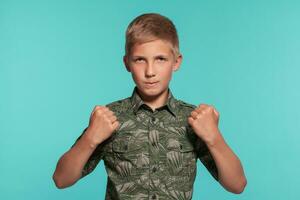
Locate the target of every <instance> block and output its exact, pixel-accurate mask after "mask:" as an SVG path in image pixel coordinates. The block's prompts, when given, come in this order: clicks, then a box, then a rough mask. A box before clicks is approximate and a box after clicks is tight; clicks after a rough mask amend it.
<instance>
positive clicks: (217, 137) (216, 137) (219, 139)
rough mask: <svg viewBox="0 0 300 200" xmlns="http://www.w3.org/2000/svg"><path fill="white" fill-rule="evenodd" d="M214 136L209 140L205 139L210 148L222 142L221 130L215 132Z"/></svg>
mask: <svg viewBox="0 0 300 200" xmlns="http://www.w3.org/2000/svg"><path fill="white" fill-rule="evenodd" d="M212 135H213V136H212V137H211V138H209V139H207V140H205V143H206V145H207V146H208V147H209V148H213V147H216V146H218V144H220V143H222V141H223V137H222V135H221V133H220V132H219V131H217V132H216V133H215V134H212Z"/></svg>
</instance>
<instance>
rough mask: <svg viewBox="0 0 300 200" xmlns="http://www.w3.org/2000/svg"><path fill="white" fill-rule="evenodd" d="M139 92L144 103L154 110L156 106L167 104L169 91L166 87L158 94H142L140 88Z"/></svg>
mask: <svg viewBox="0 0 300 200" xmlns="http://www.w3.org/2000/svg"><path fill="white" fill-rule="evenodd" d="M138 93H139V95H140V97H141V99H142V100H143V101H144V103H145V104H146V105H148V106H149V107H150V108H151V109H152V110H155V109H156V108H159V107H161V106H163V105H165V104H166V102H167V100H168V94H169V91H168V89H166V90H164V91H163V92H162V93H160V94H158V95H156V96H146V95H145V94H142V93H141V92H140V91H139V90H138Z"/></svg>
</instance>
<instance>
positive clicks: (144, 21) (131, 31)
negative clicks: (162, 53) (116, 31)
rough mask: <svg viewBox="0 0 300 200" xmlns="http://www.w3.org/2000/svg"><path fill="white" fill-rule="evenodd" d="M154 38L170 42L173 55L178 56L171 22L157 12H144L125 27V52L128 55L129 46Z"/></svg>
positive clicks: (175, 34) (176, 40)
mask: <svg viewBox="0 0 300 200" xmlns="http://www.w3.org/2000/svg"><path fill="white" fill-rule="evenodd" d="M156 39H161V40H165V41H167V42H170V44H171V48H172V51H173V54H174V56H175V57H176V56H178V55H179V54H180V52H179V41H178V35H177V30H176V27H175V25H174V24H173V22H172V21H171V20H170V19H169V18H167V17H165V16H163V15H160V14H158V13H145V14H142V15H140V16H138V17H136V18H135V19H134V20H132V22H130V24H129V25H128V27H127V30H126V44H125V54H126V55H130V51H131V48H132V47H133V46H134V45H135V44H137V43H139V44H141V43H145V42H150V41H153V40H156Z"/></svg>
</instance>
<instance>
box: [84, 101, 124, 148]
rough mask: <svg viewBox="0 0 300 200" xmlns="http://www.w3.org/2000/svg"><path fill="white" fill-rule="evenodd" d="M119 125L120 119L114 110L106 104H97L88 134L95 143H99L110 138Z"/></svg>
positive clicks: (92, 114)
mask: <svg viewBox="0 0 300 200" xmlns="http://www.w3.org/2000/svg"><path fill="white" fill-rule="evenodd" d="M118 127H119V121H118V120H117V117H116V116H115V115H114V112H112V111H111V110H110V109H109V108H108V107H106V106H95V108H94V110H93V111H92V113H91V116H90V121H89V126H88V129H87V131H86V134H87V137H88V138H89V139H90V140H91V142H92V143H93V144H95V145H98V144H100V143H102V142H103V141H104V140H106V139H107V138H109V137H110V136H111V135H112V133H113V132H114V131H115V130H116V129H117V128H118Z"/></svg>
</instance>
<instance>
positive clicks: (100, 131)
mask: <svg viewBox="0 0 300 200" xmlns="http://www.w3.org/2000/svg"><path fill="white" fill-rule="evenodd" d="M118 126H119V122H118V120H117V117H116V116H115V115H114V113H113V112H112V111H111V110H110V109H109V108H108V107H106V106H96V107H95V108H94V110H93V112H92V114H91V116H90V122H89V126H88V128H87V129H86V131H84V133H83V134H82V137H80V138H78V141H77V142H76V143H75V145H74V146H73V147H72V148H71V149H70V150H69V151H67V152H66V153H65V154H64V155H63V156H62V157H61V158H60V159H59V161H58V163H57V166H56V169H55V172H54V174H53V177H52V178H53V180H54V182H55V185H56V186H57V187H58V188H65V187H69V186H71V185H73V184H74V183H76V182H77V181H78V180H79V179H80V178H81V177H83V175H86V174H87V173H89V172H90V171H91V170H93V168H94V167H95V165H96V164H97V163H98V162H99V161H100V160H99V159H100V158H101V157H102V156H98V152H97V150H96V149H97V147H98V146H99V149H100V150H101V148H100V146H101V145H100V144H102V142H104V141H105V140H106V139H108V138H109V137H110V136H111V135H112V133H113V132H114V131H115V130H116V129H117V128H118ZM93 152H95V156H93V155H94V154H93ZM89 159H91V160H89ZM89 161H90V162H89ZM87 164H88V165H87ZM85 166H86V168H85Z"/></svg>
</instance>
